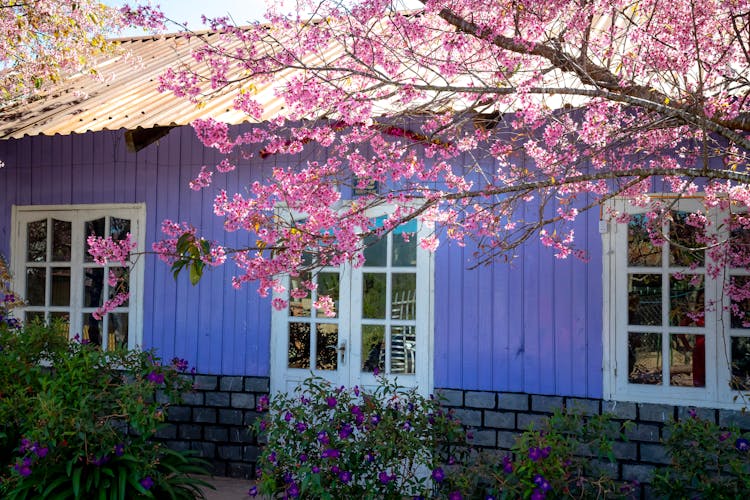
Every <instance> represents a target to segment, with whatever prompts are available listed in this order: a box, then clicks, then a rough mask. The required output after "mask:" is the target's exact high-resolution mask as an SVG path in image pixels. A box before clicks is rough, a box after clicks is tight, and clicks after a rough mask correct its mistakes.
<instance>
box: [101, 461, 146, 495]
mask: <svg viewBox="0 0 750 500" xmlns="http://www.w3.org/2000/svg"><path fill="white" fill-rule="evenodd" d="M107 462H109V455H106V454H105V455H102V456H101V457H99V458H95V459H94V460H92V461H91V465H93V466H94V467H101V466H102V465H104V464H106V463H107ZM147 489H148V488H147Z"/></svg>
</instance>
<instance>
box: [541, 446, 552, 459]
mask: <svg viewBox="0 0 750 500" xmlns="http://www.w3.org/2000/svg"><path fill="white" fill-rule="evenodd" d="M550 453H552V447H551V446H545V447H544V448H542V458H547V457H548V456H549V454H550Z"/></svg>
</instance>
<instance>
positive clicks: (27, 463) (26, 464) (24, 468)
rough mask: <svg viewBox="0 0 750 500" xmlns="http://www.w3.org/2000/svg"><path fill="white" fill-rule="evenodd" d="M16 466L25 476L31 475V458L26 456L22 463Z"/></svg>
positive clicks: (17, 470)
mask: <svg viewBox="0 0 750 500" xmlns="http://www.w3.org/2000/svg"><path fill="white" fill-rule="evenodd" d="M14 468H15V469H16V472H18V473H19V474H20V475H21V476H23V477H29V476H30V475H31V459H30V458H29V457H25V458H24V459H23V461H22V462H21V463H17V464H16V465H15V466H14Z"/></svg>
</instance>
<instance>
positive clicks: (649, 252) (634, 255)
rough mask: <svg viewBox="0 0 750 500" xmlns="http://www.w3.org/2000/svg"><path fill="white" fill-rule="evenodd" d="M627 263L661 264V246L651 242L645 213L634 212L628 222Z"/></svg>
mask: <svg viewBox="0 0 750 500" xmlns="http://www.w3.org/2000/svg"><path fill="white" fill-rule="evenodd" d="M628 265H629V266H649V267H653V266H656V267H658V266H661V247H660V246H656V245H654V244H653V243H652V242H651V238H650V237H649V234H648V227H647V219H646V215H645V214H634V215H632V216H631V218H630V222H629V223H628Z"/></svg>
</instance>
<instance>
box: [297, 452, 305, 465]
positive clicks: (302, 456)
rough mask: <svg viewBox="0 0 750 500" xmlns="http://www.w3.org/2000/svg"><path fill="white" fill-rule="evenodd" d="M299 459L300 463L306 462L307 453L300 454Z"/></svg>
mask: <svg viewBox="0 0 750 500" xmlns="http://www.w3.org/2000/svg"><path fill="white" fill-rule="evenodd" d="M299 461H300V463H301V464H303V463H305V462H307V454H306V453H302V454H300V456H299Z"/></svg>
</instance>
